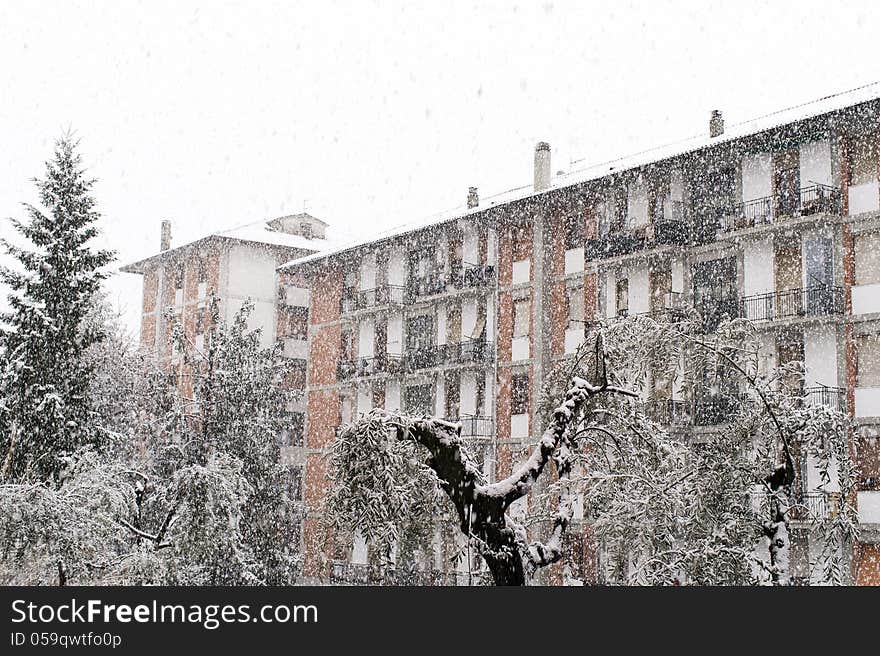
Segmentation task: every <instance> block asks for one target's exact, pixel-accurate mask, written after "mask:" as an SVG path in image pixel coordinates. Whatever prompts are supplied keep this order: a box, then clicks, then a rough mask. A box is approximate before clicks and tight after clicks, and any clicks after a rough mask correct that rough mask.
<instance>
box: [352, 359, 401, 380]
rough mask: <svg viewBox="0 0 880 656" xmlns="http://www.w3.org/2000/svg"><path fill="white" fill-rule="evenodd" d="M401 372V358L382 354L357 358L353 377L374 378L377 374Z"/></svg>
mask: <svg viewBox="0 0 880 656" xmlns="http://www.w3.org/2000/svg"><path fill="white" fill-rule="evenodd" d="M401 371H403V356H401V355H396V354H394V353H382V354H380V355H373V356H369V357H362V358H358V360H357V372H356V374H355V375H357V376H359V377H362V376H375V375H377V374H396V373H400V372H401Z"/></svg>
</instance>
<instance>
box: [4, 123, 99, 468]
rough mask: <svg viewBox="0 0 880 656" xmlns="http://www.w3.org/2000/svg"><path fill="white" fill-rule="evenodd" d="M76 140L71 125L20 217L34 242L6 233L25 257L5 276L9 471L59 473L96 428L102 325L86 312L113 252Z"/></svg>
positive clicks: (21, 228)
mask: <svg viewBox="0 0 880 656" xmlns="http://www.w3.org/2000/svg"><path fill="white" fill-rule="evenodd" d="M77 145H78V144H77V142H76V141H75V140H74V139H73V137H72V136H70V135H66V136H64V137H63V138H61V139H59V140H58V141H57V142H56V146H55V157H54V159H52V160H51V161H48V162H47V163H46V174H45V178H43V179H35V180H34V182H35V184H36V186H37V191H38V196H39V203H40V205H41V206H42V207H35V206H33V205H30V204H25V211H26V214H27V217H28V218H27V220H26V221H23V222H21V221H17V220H15V219H12V224H13V226H14V227H15V229H16V230H17V231H18V232H19V233H20V234H21V235H22V237H24V238H25V239H26V240H28V241H29V242H30V243H31V244H32V248H31V249H28V248H24V247H20V246H17V245H15V244H13V243H11V242H9V241H7V240H3V242H2V244H3V246H4V248H5V250H6V252H7V254H9V255H10V256H12V257H13V258H14V259H15V260H17V262H18V265H19V266H17V267H2V268H0V281H2V282H3V283H5V284H6V285H7V286H8V287H9V288H10V289H11V293H10V294H9V297H8V298H9V305H10V308H11V309H10V310H9V311H8V312H6V313H4V314H3V315H2V316H0V320H2V322H3V324H5V325H3V326H2V328H0V330H2V333H0V340H2V346H0V348H2V358H3V376H2V379H0V383H2V390H0V394H2V396H0V401H2V405H0V454H2V455H0V458H2V474H3V478H5V479H7V480H41V479H52V478H57V477H58V474H59V473H60V471H61V469H62V467H63V463H64V459H65V457H66V456H67V455H69V454H70V453H72V452H73V451H75V450H76V449H77V448H78V447H79V446H81V445H83V444H86V443H88V442H90V441H92V440H93V439H94V437H95V436H94V434H93V433H92V432H91V429H90V422H89V393H88V388H89V378H90V370H89V366H88V365H87V364H86V363H85V362H84V360H83V357H82V355H83V352H84V350H85V349H87V348H88V347H89V346H90V345H91V344H94V343H95V342H96V341H98V340H99V339H100V338H101V334H100V332H99V331H97V330H95V329H94V327H93V326H86V325H84V322H83V319H84V318H85V317H86V315H87V314H88V312H89V309H90V305H91V303H92V299H93V298H94V296H95V293H96V292H97V291H98V289H99V288H100V285H101V281H102V280H103V279H104V278H105V277H106V274H105V273H104V271H102V269H103V267H105V266H106V265H107V264H109V263H110V262H111V261H112V259H113V254H112V253H111V252H109V251H106V250H100V249H96V248H94V247H92V246H91V245H90V243H89V242H90V241H91V240H92V239H93V238H95V237H96V236H97V234H98V228H97V221H98V218H99V216H100V215H99V213H98V212H97V211H96V209H95V206H96V204H95V199H94V198H93V197H92V194H91V191H92V187H93V185H94V182H95V181H94V180H93V179H90V178H87V177H86V174H85V171H84V169H83V166H82V161H81V157H80V155H79V154H78V153H77Z"/></svg>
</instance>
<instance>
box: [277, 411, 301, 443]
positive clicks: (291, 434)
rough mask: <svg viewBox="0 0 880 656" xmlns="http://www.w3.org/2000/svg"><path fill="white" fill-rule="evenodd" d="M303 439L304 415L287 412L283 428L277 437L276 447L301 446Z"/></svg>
mask: <svg viewBox="0 0 880 656" xmlns="http://www.w3.org/2000/svg"><path fill="white" fill-rule="evenodd" d="M304 438H305V415H303V413H302V412H288V413H286V416H285V422H284V428H283V429H282V430H281V433H280V434H279V435H278V446H280V447H288V446H303V444H304Z"/></svg>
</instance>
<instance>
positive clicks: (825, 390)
mask: <svg viewBox="0 0 880 656" xmlns="http://www.w3.org/2000/svg"><path fill="white" fill-rule="evenodd" d="M804 398H806V400H807V403H808V404H809V405H811V406H826V407H828V408H831V409H832V410H837V411H838V412H846V390H845V389H843V388H842V387H827V386H825V385H817V386H815V387H807V388H806V389H804Z"/></svg>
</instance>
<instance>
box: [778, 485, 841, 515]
mask: <svg viewBox="0 0 880 656" xmlns="http://www.w3.org/2000/svg"><path fill="white" fill-rule="evenodd" d="M839 507H840V494H839V493H835V492H805V493H800V494H797V493H796V494H795V496H794V498H793V499H792V500H791V506H790V507H789V512H788V516H789V517H790V518H791V519H793V520H795V521H801V522H808V521H817V520H822V519H828V518H829V517H834V516H835V515H836V514H837V511H838V509H839Z"/></svg>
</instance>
